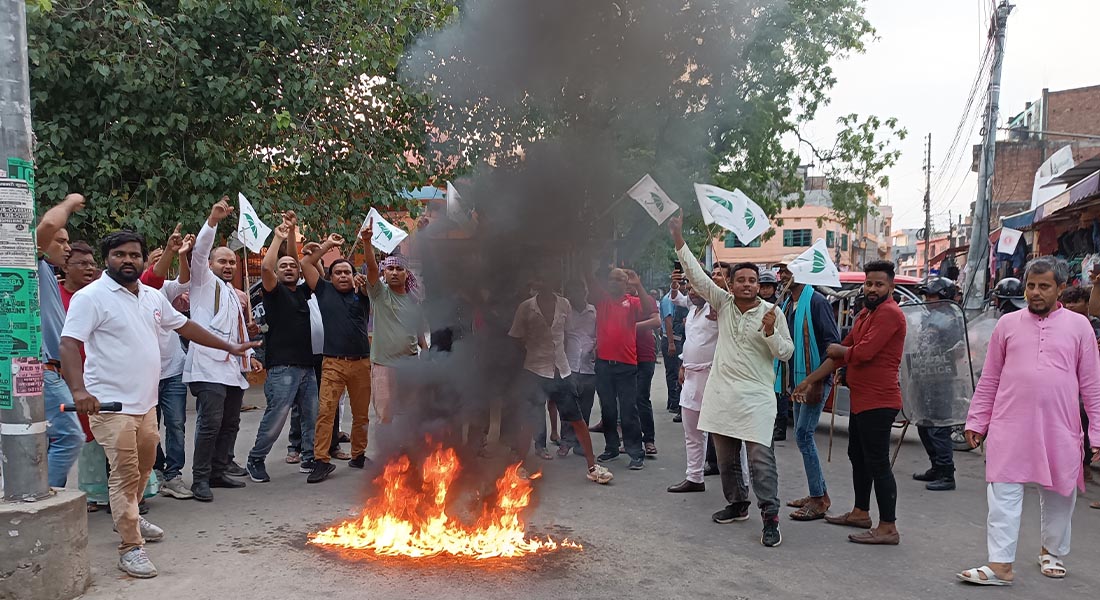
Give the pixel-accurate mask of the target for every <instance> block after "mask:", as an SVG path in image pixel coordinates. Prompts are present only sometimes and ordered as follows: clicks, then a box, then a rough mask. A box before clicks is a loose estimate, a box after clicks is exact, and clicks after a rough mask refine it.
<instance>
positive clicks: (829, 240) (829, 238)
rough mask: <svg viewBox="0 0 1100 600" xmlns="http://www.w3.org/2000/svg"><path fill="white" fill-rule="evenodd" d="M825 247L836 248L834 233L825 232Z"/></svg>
mask: <svg viewBox="0 0 1100 600" xmlns="http://www.w3.org/2000/svg"><path fill="white" fill-rule="evenodd" d="M825 245H826V246H828V247H829V248H832V247H834V246H836V233H834V232H832V231H826V232H825Z"/></svg>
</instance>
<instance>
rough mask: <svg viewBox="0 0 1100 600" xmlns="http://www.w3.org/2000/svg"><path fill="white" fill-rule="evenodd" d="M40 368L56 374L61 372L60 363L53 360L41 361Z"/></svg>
mask: <svg viewBox="0 0 1100 600" xmlns="http://www.w3.org/2000/svg"><path fill="white" fill-rule="evenodd" d="M42 368H43V369H46V370H47V371H53V372H54V373H57V374H58V375H60V374H61V363H58V362H55V361H50V362H46V363H42Z"/></svg>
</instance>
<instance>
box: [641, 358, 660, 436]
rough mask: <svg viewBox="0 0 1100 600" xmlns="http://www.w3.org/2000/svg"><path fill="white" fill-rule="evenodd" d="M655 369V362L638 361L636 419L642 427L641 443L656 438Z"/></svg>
mask: <svg viewBox="0 0 1100 600" xmlns="http://www.w3.org/2000/svg"><path fill="white" fill-rule="evenodd" d="M656 371H657V362H656V361H654V362H638V421H639V422H640V423H641V427H642V443H643V444H652V443H653V442H654V441H655V440H656V437H655V436H656V430H655V429H654V425H653V399H652V398H651V397H650V393H649V392H650V389H652V388H653V374H654V373H655V372H656Z"/></svg>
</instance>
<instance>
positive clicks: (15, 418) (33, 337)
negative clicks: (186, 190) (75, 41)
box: [0, 0, 50, 500]
mask: <svg viewBox="0 0 1100 600" xmlns="http://www.w3.org/2000/svg"><path fill="white" fill-rule="evenodd" d="M30 96H31V92H30V73H29V71H28V68H27V23H26V11H25V6H24V3H23V2H22V1H21V0H0V171H4V172H5V173H4V177H7V178H8V179H7V180H4V179H0V184H3V185H4V186H5V187H0V209H2V210H0V227H3V228H4V229H7V230H8V231H9V232H10V231H14V230H21V231H25V232H29V233H28V235H29V237H30V239H31V240H32V242H31V243H30V244H28V243H27V242H26V238H25V237H24V238H23V240H22V242H20V240H18V239H0V294H4V293H7V294H11V296H12V298H13V300H14V301H13V302H0V323H3V324H4V329H6V331H3V332H0V346H4V347H0V453H2V454H3V455H4V462H3V471H4V498H5V499H6V500H35V499H41V498H45V497H46V496H48V495H49V493H50V488H49V485H48V483H47V479H46V446H47V440H46V415H45V405H44V403H43V400H42V368H41V366H40V365H38V364H32V363H34V362H35V361H37V360H38V358H39V350H38V349H39V346H40V344H41V335H40V334H39V331H40V330H41V323H40V320H39V314H38V275H37V271H36V270H32V269H27V268H25V267H26V266H32V265H34V262H35V248H34V243H33V239H34V205H33V181H34V172H33V167H31V166H30V164H31V139H32V133H31V97H30ZM13 179H21V180H24V181H26V182H27V186H28V187H29V188H30V189H29V190H25V188H24V189H19V188H18V187H10V186H21V185H22V184H20V183H19V182H16V181H12V180H13ZM19 196H22V197H23V198H29V199H30V202H31V203H30V204H29V205H27V204H25V203H24V202H23V201H22V200H21V199H20V198H19ZM28 208H29V209H30V210H27V209H28ZM15 221H20V222H15ZM12 237H17V236H12ZM21 267H22V268H21ZM16 288H18V289H16ZM9 311H10V312H9ZM20 333H21V334H22V335H20ZM5 334H7V336H8V341H7V343H5V340H4V339H3V338H4V336H5ZM13 363H15V364H16V365H17V366H18V370H19V373H17V374H15V375H12V365H13Z"/></svg>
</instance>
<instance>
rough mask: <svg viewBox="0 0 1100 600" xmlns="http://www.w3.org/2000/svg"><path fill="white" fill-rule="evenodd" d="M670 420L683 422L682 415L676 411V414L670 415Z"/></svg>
mask: <svg viewBox="0 0 1100 600" xmlns="http://www.w3.org/2000/svg"><path fill="white" fill-rule="evenodd" d="M672 422H673V423H683V422H684V415H682V414H680V413H676V416H674V417H672Z"/></svg>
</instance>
